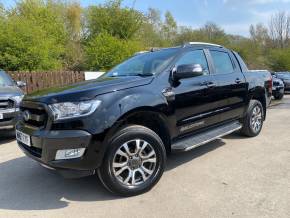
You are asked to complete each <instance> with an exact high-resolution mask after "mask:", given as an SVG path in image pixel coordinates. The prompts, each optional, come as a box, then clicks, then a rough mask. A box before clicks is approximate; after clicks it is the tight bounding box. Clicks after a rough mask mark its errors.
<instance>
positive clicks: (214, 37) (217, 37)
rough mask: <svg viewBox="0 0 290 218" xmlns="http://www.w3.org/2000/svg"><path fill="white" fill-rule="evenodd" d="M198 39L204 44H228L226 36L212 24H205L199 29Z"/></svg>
mask: <svg viewBox="0 0 290 218" xmlns="http://www.w3.org/2000/svg"><path fill="white" fill-rule="evenodd" d="M199 35H200V36H199V38H200V39H202V40H203V41H205V42H211V43H218V44H223V45H226V44H228V39H227V35H226V34H225V32H224V30H223V29H222V28H221V27H219V26H218V25H217V24H215V23H213V22H207V23H206V24H205V25H204V26H203V27H202V28H200V29H199Z"/></svg>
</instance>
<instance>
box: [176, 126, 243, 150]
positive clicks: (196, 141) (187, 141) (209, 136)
mask: <svg viewBox="0 0 290 218" xmlns="http://www.w3.org/2000/svg"><path fill="white" fill-rule="evenodd" d="M241 128H242V125H241V123H240V122H238V121H235V122H231V123H227V124H224V125H222V126H218V127H216V128H214V129H211V130H207V131H205V132H202V133H199V134H197V135H194V136H190V137H186V138H183V139H181V140H179V141H177V142H175V143H173V144H172V145H171V150H172V151H173V152H183V151H189V150H191V149H194V148H196V147H198V146H201V145H204V144H207V143H209V142H211V141H214V140H215V139H218V138H221V137H223V136H225V135H229V134H231V133H232V132H235V131H237V130H239V129H241Z"/></svg>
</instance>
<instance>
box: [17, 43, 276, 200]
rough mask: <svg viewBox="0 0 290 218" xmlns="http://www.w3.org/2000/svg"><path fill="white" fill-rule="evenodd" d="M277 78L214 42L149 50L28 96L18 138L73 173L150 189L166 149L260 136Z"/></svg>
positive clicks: (126, 190) (31, 152) (116, 188)
mask: <svg viewBox="0 0 290 218" xmlns="http://www.w3.org/2000/svg"><path fill="white" fill-rule="evenodd" d="M271 78H272V77H271V75H267V74H266V73H259V72H257V73H255V72H248V69H247V67H246V65H245V63H244V62H243V60H242V58H241V57H240V56H239V55H238V54H237V53H236V52H234V51H231V50H228V49H226V48H224V47H222V46H220V45H215V44H207V43H188V44H185V45H182V46H179V47H174V48H166V49H160V50H157V51H156V50H154V51H152V52H147V53H142V54H139V55H135V56H133V57H131V58H130V59H128V60H126V61H125V62H123V63H121V64H120V65H118V66H116V67H115V68H113V69H112V70H111V71H109V72H107V73H106V74H105V75H103V76H102V77H100V78H98V79H96V80H93V81H86V82H82V83H79V84H74V85H70V86H67V87H62V88H60V89H59V90H57V89H53V91H47V93H46V94H45V93H44V94H42V95H38V94H31V95H29V96H26V97H25V99H24V100H23V102H22V103H21V107H20V109H21V112H22V119H20V120H19V122H18V123H17V125H16V135H17V141H18V145H19V147H20V148H21V149H22V150H23V152H24V153H25V154H26V155H27V156H29V157H31V158H32V159H34V160H36V161H38V162H40V163H41V164H42V165H44V166H46V167H48V168H52V169H55V170H57V171H58V172H60V173H62V174H63V175H64V176H66V177H81V176H88V175H92V174H94V173H97V174H98V176H99V178H100V180H101V181H102V183H103V184H104V186H105V187H106V188H107V189H108V190H110V191H111V192H114V193H116V194H118V195H122V196H132V195H137V194H141V193H144V192H146V191H148V190H150V189H151V188H152V187H153V186H154V185H155V184H156V183H157V182H158V180H159V179H160V177H161V176H162V174H163V171H164V168H165V164H166V155H167V154H169V153H171V152H184V151H188V150H191V149H194V148H196V147H198V146H200V145H203V144H206V143H208V142H210V141H213V140H215V139H217V138H220V137H222V136H224V135H228V134H230V133H232V132H234V131H238V130H239V131H240V132H241V133H242V134H244V135H246V136H249V137H254V136H257V135H258V134H259V133H260V131H261V129H262V126H263V122H264V120H265V118H266V111H267V109H266V108H267V107H266V106H267V104H268V101H269V99H270V97H271V96H272V91H271V89H272V80H271ZM265 79H266V80H265ZM33 179H37V178H33Z"/></svg>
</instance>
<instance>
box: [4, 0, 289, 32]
mask: <svg viewBox="0 0 290 218" xmlns="http://www.w3.org/2000/svg"><path fill="white" fill-rule="evenodd" d="M68 1H69V0H68ZM0 2H2V3H4V5H5V6H7V7H11V6H13V5H14V2H15V0H0ZM80 2H81V4H82V5H83V6H85V7H86V6H89V5H93V4H98V3H104V2H105V1H104V0H80ZM134 2H135V4H134ZM123 4H124V5H126V6H130V7H131V6H133V5H134V7H135V8H136V9H138V10H141V11H146V10H147V9H148V8H149V7H153V8H157V9H159V10H160V11H161V12H163V13H164V12H165V11H166V10H169V11H170V12H171V13H172V14H173V15H174V17H175V19H176V20H177V23H178V24H180V25H186V26H192V27H199V26H201V25H203V24H204V23H205V22H206V21H213V22H215V23H217V24H218V25H220V26H221V27H223V28H224V29H225V30H226V32H227V33H231V34H240V35H244V36H248V30H249V26H250V24H255V23H259V22H262V23H264V24H266V25H267V24H268V20H269V18H270V17H271V14H273V13H276V12H278V11H289V12H290V0H135V1H134V0H124V3H123Z"/></svg>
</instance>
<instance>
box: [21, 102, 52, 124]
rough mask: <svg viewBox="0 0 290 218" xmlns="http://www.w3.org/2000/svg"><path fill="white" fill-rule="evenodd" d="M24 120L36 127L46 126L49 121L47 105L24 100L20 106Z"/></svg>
mask: <svg viewBox="0 0 290 218" xmlns="http://www.w3.org/2000/svg"><path fill="white" fill-rule="evenodd" d="M20 111H21V119H22V121H23V122H24V123H25V124H27V125H29V126H32V127H35V128H39V129H40V128H44V127H45V126H46V123H47V117H48V116H47V112H46V110H45V107H44V106H43V105H41V104H39V103H35V102H27V101H23V102H22V104H21V106H20Z"/></svg>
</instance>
